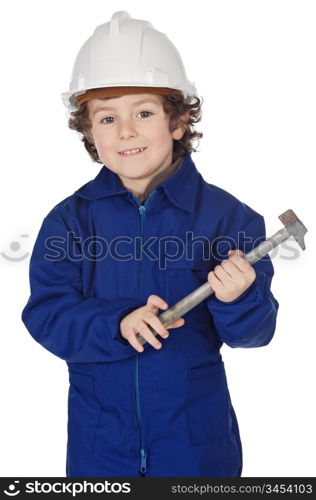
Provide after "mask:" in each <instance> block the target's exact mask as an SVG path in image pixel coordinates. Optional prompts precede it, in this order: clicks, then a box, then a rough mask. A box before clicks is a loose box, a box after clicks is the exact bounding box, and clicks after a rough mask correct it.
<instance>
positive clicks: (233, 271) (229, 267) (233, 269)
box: [221, 259, 240, 278]
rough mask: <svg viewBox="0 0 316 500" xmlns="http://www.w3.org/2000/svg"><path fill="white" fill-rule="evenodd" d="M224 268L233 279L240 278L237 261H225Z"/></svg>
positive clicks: (222, 264)
mask: <svg viewBox="0 0 316 500" xmlns="http://www.w3.org/2000/svg"><path fill="white" fill-rule="evenodd" d="M221 266H222V268H223V269H224V270H225V271H226V272H227V274H229V276H231V277H232V278H238V275H239V274H240V269H239V267H238V266H237V265H236V263H235V261H233V260H232V259H227V260H223V262H222V263H221Z"/></svg>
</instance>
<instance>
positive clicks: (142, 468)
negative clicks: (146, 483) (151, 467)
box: [139, 448, 147, 474]
mask: <svg viewBox="0 0 316 500" xmlns="http://www.w3.org/2000/svg"><path fill="white" fill-rule="evenodd" d="M140 453H141V456H142V458H141V461H140V469H139V470H140V472H142V473H143V474H145V472H146V470H147V467H146V463H147V455H146V453H145V450H143V448H142V449H141V450H140Z"/></svg>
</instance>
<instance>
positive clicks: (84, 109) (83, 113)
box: [68, 92, 203, 164]
mask: <svg viewBox="0 0 316 500" xmlns="http://www.w3.org/2000/svg"><path fill="white" fill-rule="evenodd" d="M159 95H160V97H161V98H162V105H163V110H164V112H165V113H166V114H167V115H169V130H170V132H173V131H174V130H175V129H176V128H178V127H179V124H180V123H181V124H184V125H185V129H186V130H185V133H184V134H183V137H182V139H180V140H174V141H173V161H175V160H176V159H177V158H178V157H179V156H181V155H183V154H185V153H186V152H187V151H188V152H190V153H191V152H193V151H194V152H195V151H197V150H196V149H195V148H194V147H193V144H192V143H193V141H194V140H198V141H199V139H200V138H202V137H203V133H202V132H197V131H196V130H194V124H195V123H198V122H199V121H200V120H201V118H202V109H201V108H202V103H203V99H202V98H199V97H197V96H194V97H192V98H191V100H190V102H188V101H187V100H186V99H185V98H184V96H183V94H182V93H180V92H177V93H174V94H171V95H161V94H159ZM186 112H188V113H189V115H188V116H189V119H188V120H187V121H186V122H185V123H183V122H182V120H181V116H182V115H184V114H185V113H186ZM91 126H92V124H91V121H90V116H89V107H88V102H83V103H82V104H81V105H80V107H79V109H78V110H77V111H72V112H71V116H70V118H69V119H68V127H69V128H70V129H72V130H76V131H77V132H79V134H81V137H80V139H81V141H82V142H83V143H84V146H85V148H86V150H87V151H88V153H89V155H90V157H91V158H92V160H93V161H95V162H98V163H102V164H103V162H102V161H101V160H100V158H99V155H98V152H97V149H96V147H95V145H94V144H93V142H91V135H90V133H89V131H90V128H91ZM198 144H199V143H198Z"/></svg>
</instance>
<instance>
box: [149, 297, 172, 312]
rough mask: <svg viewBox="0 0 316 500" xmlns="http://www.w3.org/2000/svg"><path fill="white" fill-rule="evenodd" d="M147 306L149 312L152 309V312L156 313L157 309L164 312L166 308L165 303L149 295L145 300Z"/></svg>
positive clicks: (159, 298)
mask: <svg viewBox="0 0 316 500" xmlns="http://www.w3.org/2000/svg"><path fill="white" fill-rule="evenodd" d="M147 306H149V308H150V309H151V310H152V309H153V308H154V309H155V311H154V312H157V310H158V308H159V309H164V310H165V309H167V308H168V304H167V302H166V301H165V300H163V299H162V298H161V297H159V296H158V295H149V297H148V299H147Z"/></svg>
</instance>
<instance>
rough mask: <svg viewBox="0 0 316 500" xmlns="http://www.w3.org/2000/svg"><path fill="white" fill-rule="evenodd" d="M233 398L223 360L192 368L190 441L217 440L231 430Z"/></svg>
mask: <svg viewBox="0 0 316 500" xmlns="http://www.w3.org/2000/svg"><path fill="white" fill-rule="evenodd" d="M229 409H230V397H229V392H228V387H227V380H226V374H225V369H224V363H223V362H222V361H221V360H220V361H219V362H218V363H216V364H207V365H205V364H204V365H200V366H196V367H191V368H189V382H188V394H187V400H186V407H185V413H186V419H187V425H188V429H189V437H190V441H191V444H193V445H200V444H203V443H207V442H212V441H218V440H220V439H223V438H225V436H227V435H228V433H229V425H230V411H229Z"/></svg>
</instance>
